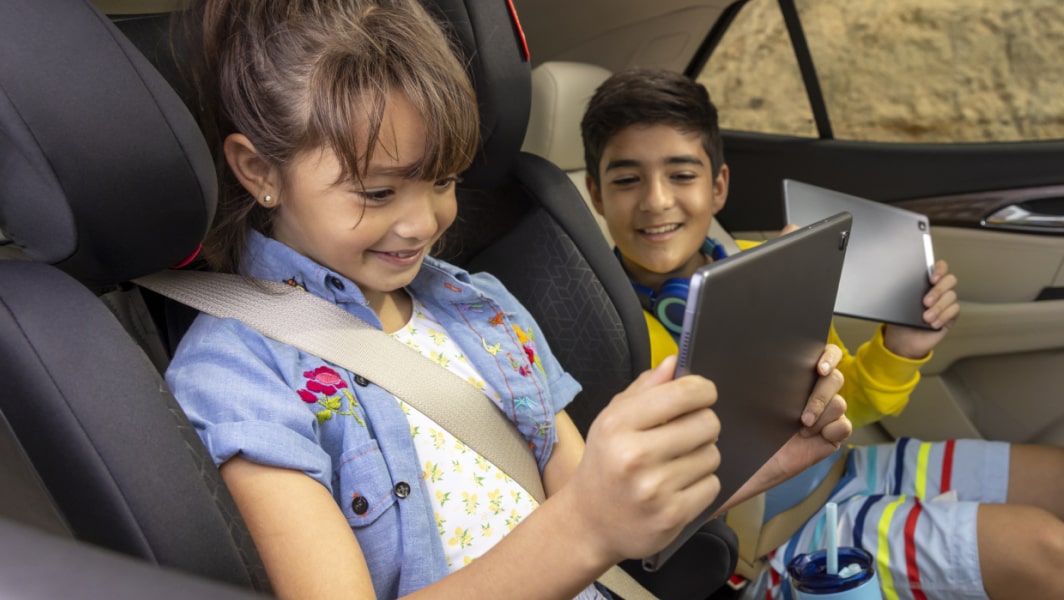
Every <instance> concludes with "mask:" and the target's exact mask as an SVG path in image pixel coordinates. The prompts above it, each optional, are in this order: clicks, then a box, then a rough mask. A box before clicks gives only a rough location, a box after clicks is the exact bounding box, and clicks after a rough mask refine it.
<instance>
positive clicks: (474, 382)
mask: <svg viewBox="0 0 1064 600" xmlns="http://www.w3.org/2000/svg"><path fill="white" fill-rule="evenodd" d="M466 381H468V382H469V385H471V386H473V387H475V388H477V390H478V391H481V392H483V391H484V388H486V387H488V384H487V382H485V381H484V380H483V379H477V378H476V377H470V378H468V379H466Z"/></svg>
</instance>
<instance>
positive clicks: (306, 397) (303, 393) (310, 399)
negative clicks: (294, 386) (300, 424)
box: [299, 390, 318, 404]
mask: <svg viewBox="0 0 1064 600" xmlns="http://www.w3.org/2000/svg"><path fill="white" fill-rule="evenodd" d="M299 397H300V399H301V400H303V402H306V403H307V404H314V403H315V402H317V401H318V397H317V396H315V395H314V394H312V393H310V392H308V391H307V390H299Z"/></svg>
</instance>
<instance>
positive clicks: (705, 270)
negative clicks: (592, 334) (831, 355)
mask: <svg viewBox="0 0 1064 600" xmlns="http://www.w3.org/2000/svg"><path fill="white" fill-rule="evenodd" d="M850 223H851V218H850V215H849V214H847V213H841V214H837V215H834V216H832V217H830V218H827V219H823V220H820V221H818V222H816V223H814V224H812V225H807V226H805V227H803V228H801V229H799V230H798V231H795V232H793V233H790V234H788V235H785V236H781V237H779V238H776V239H774V240H771V241H769V242H766V243H764V244H761V245H760V246H757V247H755V248H752V249H750V250H747V251H745V252H742V253H739V254H735V255H733V256H730V257H728V258H726V259H723V260H720V261H717V262H714V263H711V264H709V265H706V266H704V267H702V268H700V269H699V270H698V271H697V272H695V274H694V276H693V277H692V278H691V288H690V293H689V295H688V301H687V307H686V312H685V314H684V321H683V333H682V335H681V337H680V354H679V361H678V362H677V366H676V376H677V377H679V376H682V375H686V374H688V373H696V374H699V375H703V376H705V377H706V378H708V379H710V380H712V381H713V383H714V384H716V387H717V396H718V397H717V403H716V405H715V406H714V407H713V409H714V411H716V413H717V416H718V417H719V418H720V421H721V434H720V438H719V440H718V442H717V448H718V449H719V450H720V453H721V465H720V468H719V469H718V470H717V477H718V478H719V479H720V485H721V491H720V494H719V495H718V496H717V499H716V500H715V501H714V502H713V504H711V505H710V506H708V507H706V510H705V512H704V513H703V514H702V515H701V516H700V517H699V518H698V519H696V520H695V521H693V522H692V523H691V524H690V525H688V526H687V527H686V528H685V529H684V530H683V532H682V533H681V534H680V536H679V537H678V538H677V539H676V540H675V541H673V543H672V544H670V545H669V547H668V548H666V549H665V550H663V551H661V552H659V553H658V554H656V555H654V556H651V557H648V558H646V559H644V561H643V566H644V568H646V569H648V570H656V569H658V568H659V567H660V566H661V565H662V564H663V563H664V562H665V560H667V559H668V558H669V557H670V556H672V554H673V553H674V552H675V551H676V550H677V549H678V548H679V546H680V545H681V544H683V543H684V542H685V541H686V540H687V539H688V538H689V537H691V536H692V535H694V533H695V532H696V531H698V529H699V528H700V527H701V526H702V524H703V523H704V522H705V521H706V520H707V519H708V518H709V517H710V516H711V515H712V514H713V513H714V512H716V510H717V508H718V507H719V506H720V505H721V504H722V503H723V502H724V501H725V500H727V499H728V498H729V497H731V495H732V494H734V493H735V492H736V491H737V490H738V489H739V487H740V486H741V485H742V484H743V483H745V482H746V480H747V479H749V478H750V476H751V475H753V474H754V473H755V472H756V471H757V470H758V469H760V468H761V466H762V465H764V464H765V462H766V461H768V459H769V458H771V457H772V455H773V454H775V453H776V451H777V450H779V449H780V447H781V446H783V444H784V443H785V442H786V441H787V440H788V439H790V437H791V436H793V435H794V434H795V433H797V432H798V430H799V429H800V428H801V422H800V418H801V415H802V411H803V409H804V408H805V403H806V401H807V400H808V399H809V394H810V393H811V392H812V390H813V386H814V384H815V383H816V381H817V373H816V363H817V359H818V358H819V357H820V355H821V354H822V353H823V351H824V346H825V344H826V343H827V339H828V330H829V328H830V326H831V317H832V310H833V308H834V306H835V294H836V291H837V289H838V285H839V277H840V275H841V273H842V265H843V258H844V257H845V255H846V253H847V247H848V242H849V239H850Z"/></svg>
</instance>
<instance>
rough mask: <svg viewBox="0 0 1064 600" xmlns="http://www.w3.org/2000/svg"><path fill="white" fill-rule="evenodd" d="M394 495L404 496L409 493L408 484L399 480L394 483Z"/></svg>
mask: <svg viewBox="0 0 1064 600" xmlns="http://www.w3.org/2000/svg"><path fill="white" fill-rule="evenodd" d="M395 495H396V496H398V497H400V498H406V497H407V496H409V495H410V484H409V483H407V482H405V481H400V482H399V483H397V484H395Z"/></svg>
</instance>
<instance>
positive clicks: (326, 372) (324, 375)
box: [303, 365, 347, 396]
mask: <svg viewBox="0 0 1064 600" xmlns="http://www.w3.org/2000/svg"><path fill="white" fill-rule="evenodd" d="M303 377H306V378H307V379H308V380H309V381H307V389H308V390H309V391H311V392H318V393H320V394H326V395H329V396H331V395H333V394H335V393H336V389H337V388H345V387H347V384H346V383H344V380H343V379H340V375H339V374H338V373H337V372H336V371H333V370H332V369H330V368H329V367H327V366H325V365H322V366H320V367H318V368H317V369H314V370H313V371H304V372H303Z"/></svg>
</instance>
